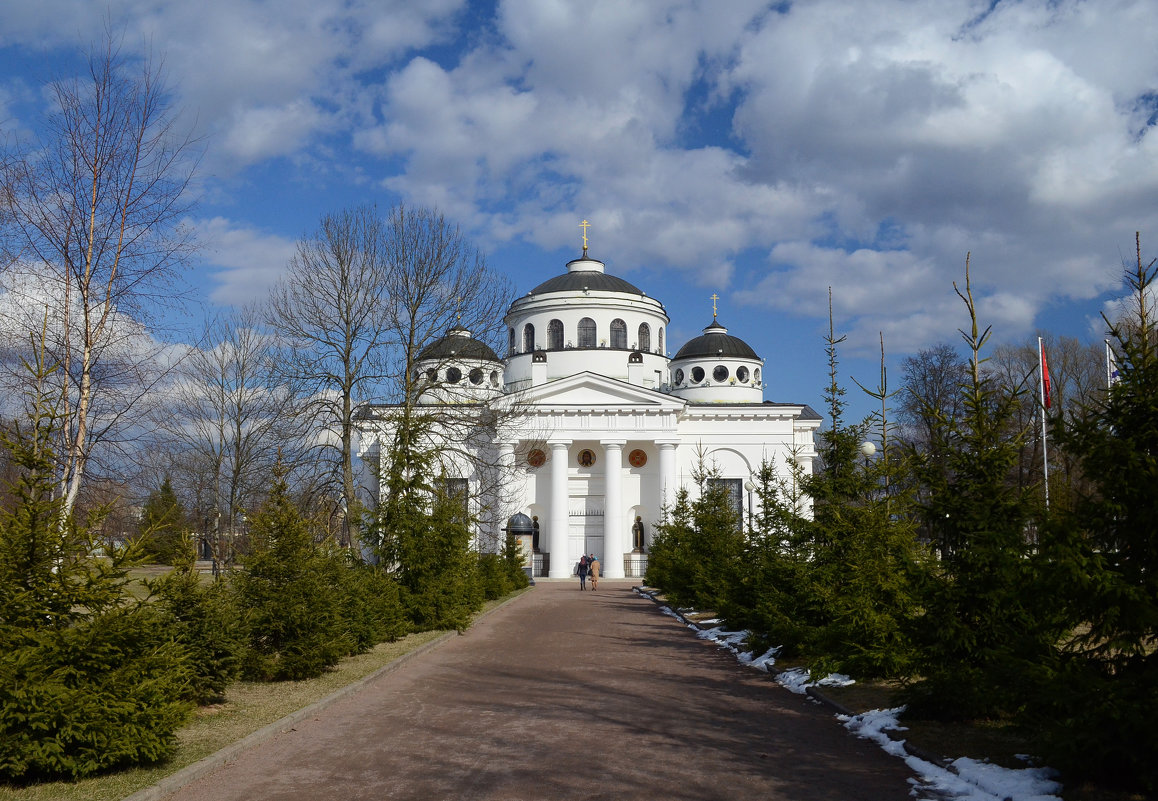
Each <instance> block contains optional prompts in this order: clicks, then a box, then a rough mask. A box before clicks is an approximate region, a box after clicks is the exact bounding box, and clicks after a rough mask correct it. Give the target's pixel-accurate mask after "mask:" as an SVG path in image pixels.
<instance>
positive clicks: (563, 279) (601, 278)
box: [527, 270, 643, 295]
mask: <svg viewBox="0 0 1158 801" xmlns="http://www.w3.org/2000/svg"><path fill="white" fill-rule="evenodd" d="M584 289H589V290H591V291H592V292H626V293H627V294H630V295H642V294H643V292H641V291H640V289H639V287H637V286H635V285H634V284H632V283H630V282H628V281H624V280H623V279H622V278H618V277H616V276H614V275H608V274H607V273H600V272H595V271H593V270H577V271H575V272H571V273H563V275H556V276H555V277H554V278H550V279H548V280H546V281H544V282H543V283H541V284H539V285H538V286H537V287H535V288H534V289H532V290H531V291H530V292H528V293H527V294H529V295H544V294H546V293H548V292H582V291H583V290H584Z"/></svg>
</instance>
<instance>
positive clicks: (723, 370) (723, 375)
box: [712, 364, 728, 383]
mask: <svg viewBox="0 0 1158 801" xmlns="http://www.w3.org/2000/svg"><path fill="white" fill-rule="evenodd" d="M712 378H714V379H715V380H716V383H723V382H724V381H727V380H728V368H727V367H725V366H724V365H722V364H717V365H716V369H715V370H712Z"/></svg>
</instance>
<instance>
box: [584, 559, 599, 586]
mask: <svg viewBox="0 0 1158 801" xmlns="http://www.w3.org/2000/svg"><path fill="white" fill-rule="evenodd" d="M587 577H588V578H589V579H591V591H592V592H595V591H596V590H597V589H599V560H598V559H596V558H595V554H591V556H590V557H589V558H588V559H587Z"/></svg>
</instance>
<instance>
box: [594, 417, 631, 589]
mask: <svg viewBox="0 0 1158 801" xmlns="http://www.w3.org/2000/svg"><path fill="white" fill-rule="evenodd" d="M600 444H601V445H603V459H604V464H605V467H604V474H603V475H604V493H605V498H604V509H603V553H601V554H597V555H598V556H599V557H600V559H602V563H601V565H600V566H601V568H602V572H603V575H605V576H606V577H607V578H623V551H624V548H623V446H624V444H625V440H621V439H615V440H602V441H601V442H600Z"/></svg>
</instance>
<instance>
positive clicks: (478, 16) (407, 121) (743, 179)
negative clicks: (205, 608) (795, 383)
mask: <svg viewBox="0 0 1158 801" xmlns="http://www.w3.org/2000/svg"><path fill="white" fill-rule="evenodd" d="M783 9H784V10H778V9H769V8H767V4H766V3H763V2H756V1H755V0H752V2H748V1H747V0H745V2H729V3H711V2H698V1H697V0H671V1H670V2H653V1H652V0H635V1H634V2H623V1H616V0H582V1H580V0H503V2H500V3H499V4H498V7H497V10H496V12H495V14H494V16H493V17H488V18H482V15H483V14H485V13H487V12H488V11H489V7H487V6H485V5H483V4H479V5H478V6H477V7H468V6H467V5H466V4H465V3H464V2H463V0H440V2H437V3H435V2H431V3H421V4H416V3H409V2H405V0H396V2H390V3H374V2H369V0H364V2H352V3H351V2H342V1H341V0H291V1H290V2H286V3H280V4H278V6H277V11H276V14H275V13H271V12H270V10H269V7H268V6H267V5H266V4H263V3H259V2H256V0H254V1H253V2H234V0H209V4H208V5H205V4H201V5H193V4H188V3H177V2H171V1H169V0H166V1H165V2H162V1H161V0H146V1H145V2H140V0H136V2H130V0H119V2H114V4H113V6H112V10H111V14H112V16H113V18H114V20H119V19H128V20H130V23H129V24H130V26H131V28H130V29H129V30H128V31H127V36H126V41H127V42H129V41H133V40H135V38H139V37H140V35H141V34H145V35H147V36H150V37H152V40H153V41H154V42H156V43H157V46H158V50H163V51H164V52H165V55H166V62H167V65H168V67H169V71H170V74H171V77H172V79H173V83H174V84H175V85H176V87H177V89H178V92H179V99H180V101H181V102H182V103H184V104H186V105H187V106H188V107H189V108H190V110H191V111H195V112H196V113H197V114H198V117H199V119H200V121H201V124H202V126H203V127H204V129H205V130H207V131H209V132H211V134H212V135H211V137H210V138H209V140H208V142H207V147H208V153H209V156H208V158H209V162H210V163H209V164H208V165H207V169H206V171H207V172H209V173H218V174H221V175H225V176H230V175H235V174H236V173H237V171H239V170H243V169H244V168H246V166H247V165H249V166H254V167H256V168H259V169H261V170H267V171H268V172H276V171H278V169H279V168H278V167H273V166H271V160H274V159H277V160H278V161H277V163H278V164H283V163H288V164H289V165H291V166H290V167H287V170H289V171H291V172H292V171H293V169H295V168H296V169H298V170H299V172H298V173H296V174H294V175H293V176H291V178H290V180H299V181H301V183H303V184H304V183H305V181H304V180H302V174H303V173H304V172H305V169H310V170H316V171H325V170H331V171H333V172H335V173H344V172H346V171H349V172H356V173H357V174H359V175H365V176H366V177H367V178H369V179H370V181H372V182H373V185H374V186H376V187H381V188H385V189H386V190H388V191H389V192H392V193H397V194H398V195H399V196H401V197H402V198H403V199H404V200H406V201H407V202H411V203H421V204H428V205H437V206H439V207H440V208H441V210H442V211H443V212H444V213H446V214H447V215H448V216H449V217H450V218H452V219H455V220H456V221H458V222H459V223H461V224H462V225H463V226H464V227H465V228H466V229H468V230H469V231H472V232H481V236H482V238H483V239H484V241H485V240H486V239H487V238H489V239H490V243H491V244H493V243H495V242H500V241H505V240H517V239H522V240H526V241H529V242H531V243H532V244H535V245H538V246H540V247H543V248H556V247H559V246H561V245H570V246H572V247H577V243H578V241H579V239H578V229H577V228H576V223H577V220H578V219H579V218H580V217H586V218H587V219H589V220H591V222H592V223H593V224H594V226H595V227H594V228H593V229H592V232H591V235H592V248H593V253H595V254H596V255H604V256H606V257H607V258H608V260H609V261H612V262H613V267H614V269H616V270H619V271H627V270H630V269H632V268H634V267H639V266H651V267H661V268H670V269H675V270H679V271H681V272H682V273H683V274H684V276H685V277H686V278H687V279H688V280H689V281H690V282H692V283H694V284H700V285H706V284H710V285H712V286H713V287H720V283H721V282H722V281H726V280H729V278H730V279H731V280H733V281H736V282H737V285H736V289H735V291H736V292H737V293H739V296H740V297H742V298H745V299H746V300H747V302H750V303H754V304H763V305H767V306H770V307H772V308H775V309H778V310H784V311H787V312H790V313H792V314H801V315H823V314H824V313H826V305H825V302H824V290H825V288H826V287H827V286H828V284H829V282H835V283H834V285H835V286H839V288H840V297H839V298H837V299H836V302H837V303H838V305H840V307H841V312H842V313H844V314H847V315H849V316H850V319H852V321H853V322H852V325H853V327H854V330H856V331H858V332H862V333H865V335H866V338H867V339H868V340H869V341H875V339H876V336H875V332H876V331H877V330H886V331H891V332H893V334H894V336H895V338H896V339H897V340H898V342H899V341H904V342H912V343H922V342H926V343H927V342H928V341H930V340H937V339H946V338H952V337H954V336H955V333H954V332H955V329H956V327H957V325H958V324H959V320H960V309H959V308H958V307H957V306H956V304H957V303H959V301H958V300H957V299H956V296H955V295H953V293H952V281H953V280H955V279H956V280H958V281H960V280H961V278H962V276H963V264H964V258H965V254H966V252H970V251H971V252H972V254H973V257H972V264H973V276H974V282H975V286H976V288H977V291H978V294H979V297H980V298H982V299H983V301H984V302H983V303H982V309H983V311H988V313H989V314H991V315H992V320H991V321H992V322H994V324H995V325H1000V326H1004V327H1005V328H1006V330H1003V331H1001V335H1002V337H1003V338H1005V337H1015V336H1017V335H1019V334H1021V333H1024V332H1025V331H1027V330H1029V329H1031V328H1032V327H1033V326H1034V324H1035V320H1036V318H1037V316H1038V315H1039V313H1040V311H1041V310H1042V309H1043V308H1045V307H1046V306H1047V305H1049V304H1050V303H1052V302H1053V301H1055V300H1057V299H1090V298H1092V297H1095V296H1096V295H1098V294H1099V293H1101V292H1105V291H1108V290H1110V289H1112V288H1114V287H1116V286H1117V283H1118V279H1119V277H1120V269H1119V266H1118V264H1117V258H1116V255H1117V252H1118V247H1119V246H1120V245H1122V244H1123V243H1129V242H1130V241H1131V239H1132V233H1133V232H1134V231H1135V230H1143V231H1145V230H1155V229H1158V152H1156V149H1158V139H1156V138H1155V137H1156V136H1158V134H1156V133H1155V131H1154V126H1152V125H1151V124H1150V120H1151V118H1152V116H1153V115H1154V114H1155V111H1156V110H1158V50H1155V48H1154V47H1153V45H1152V43H1153V41H1154V40H1155V39H1156V38H1158V8H1156V7H1155V5H1154V4H1153V3H1152V2H1151V0H1105V2H1098V3H1090V2H1080V1H1079V0H1023V2H1017V3H999V4H996V5H994V4H992V3H990V2H989V0H941V1H940V2H929V3H913V2H909V1H908V0H815V1H814V2H800V3H793V4H785V5H784V7H783ZM103 13H104V12H103V10H102V9H97V8H95V7H94V8H89V7H88V5H87V4H80V3H75V2H63V0H47V2H45V3H40V4H9V5H8V6H7V7H4V8H2V9H0V42H12V41H22V42H29V41H37V40H38V39H39V40H40V41H44V42H52V41H60V38H61V37H65V38H69V39H71V40H75V39H77V38H79V34H78V33H77V32H78V31H81V30H96V29H98V28H99V23H100V17H101V15H102V14H103ZM66 18H67V19H70V20H75V25H76V28H75V29H69V30H65V29H64V28H63V27H62V26H60V25H59V24H58V23H59V20H61V19H66ZM468 25H469V26H471V27H466V26H468ZM270 202H271V203H274V202H278V199H277V198H271V199H270ZM318 211H321V209H319V210H318ZM230 213H231V214H233V213H234V212H233V211H232V210H231V212H230ZM203 225H204V226H205V227H206V229H207V230H208V231H211V232H212V233H214V234H216V235H218V237H219V242H218V248H219V250H218V253H219V255H218V256H217V257H215V258H216V259H217V263H219V264H220V265H221V266H222V267H224V268H225V270H224V271H223V272H222V273H221V276H220V277H221V278H222V280H223V284H222V286H221V288H220V289H219V290H218V292H217V294H216V295H215V298H217V299H221V300H222V302H236V299H239V298H244V299H248V298H249V297H250V296H252V295H253V294H255V293H259V292H261V291H264V288H265V287H266V286H268V284H269V283H270V282H271V280H272V276H274V275H276V274H278V273H279V272H280V270H281V269H282V267H283V266H284V262H285V259H286V257H287V256H288V253H289V252H291V244H290V243H289V241H288V240H287V239H285V238H284V236H283V235H279V234H277V233H274V232H265V233H263V232H259V231H258V230H256V229H255V228H254V227H253V226H250V225H248V224H246V223H243V222H240V221H236V222H227V221H225V220H212V221H207V222H205V223H203ZM753 252H762V253H767V254H768V255H769V257H770V258H769V259H768V260H767V261H766V262H764V261H759V260H756V261H755V262H754V261H753V259H752V258H751V254H752V253H753ZM753 271H754V272H755V273H756V275H755V276H754V277H753V276H752V275H751V273H752V272H753ZM740 277H742V278H743V279H744V280H745V282H746V283H748V284H749V285H750V286H751V287H752V288H751V289H748V288H745V287H739V286H738V278H740ZM870 332H871V333H870Z"/></svg>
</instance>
